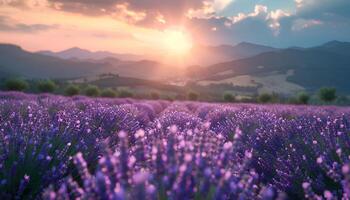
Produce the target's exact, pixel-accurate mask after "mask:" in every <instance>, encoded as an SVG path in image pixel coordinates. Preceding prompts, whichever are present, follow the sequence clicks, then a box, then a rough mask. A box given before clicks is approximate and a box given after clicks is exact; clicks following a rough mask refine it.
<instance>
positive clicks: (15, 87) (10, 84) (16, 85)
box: [5, 79, 29, 91]
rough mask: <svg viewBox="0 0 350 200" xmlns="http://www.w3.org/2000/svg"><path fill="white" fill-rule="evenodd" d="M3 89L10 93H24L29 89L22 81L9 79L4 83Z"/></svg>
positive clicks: (25, 82)
mask: <svg viewBox="0 0 350 200" xmlns="http://www.w3.org/2000/svg"><path fill="white" fill-rule="evenodd" d="M5 87H6V89H7V90H10V91H24V90H26V89H28V88H29V84H28V83H27V81H25V80H22V79H9V80H7V81H6V82H5Z"/></svg>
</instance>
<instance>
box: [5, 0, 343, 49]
mask: <svg viewBox="0 0 350 200" xmlns="http://www.w3.org/2000/svg"><path fill="white" fill-rule="evenodd" d="M331 40H340V41H350V1H349V0H0V42H1V43H13V44H17V45H20V46H22V47H23V48H25V49H28V50H31V51H37V50H53V51H59V50H63V49H67V48H70V47H75V46H77V47H80V48H86V49H90V50H94V51H97V50H108V51H113V52H118V53H134V54H146V53H147V52H148V53H149V52H173V53H182V52H186V51H188V49H190V48H191V47H192V46H193V45H194V44H205V45H220V44H232V45H234V44H237V43H240V42H251V43H257V44H263V45H270V46H274V47H290V46H302V47H309V46H315V45H319V44H322V43H325V42H327V41H331Z"/></svg>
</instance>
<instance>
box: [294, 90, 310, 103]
mask: <svg viewBox="0 0 350 200" xmlns="http://www.w3.org/2000/svg"><path fill="white" fill-rule="evenodd" d="M297 99H298V100H297V101H298V103H299V104H308V103H309V100H310V96H309V95H308V94H307V93H305V92H302V93H299V94H298V98H297Z"/></svg>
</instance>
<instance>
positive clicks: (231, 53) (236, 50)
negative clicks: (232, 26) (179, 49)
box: [188, 42, 278, 66]
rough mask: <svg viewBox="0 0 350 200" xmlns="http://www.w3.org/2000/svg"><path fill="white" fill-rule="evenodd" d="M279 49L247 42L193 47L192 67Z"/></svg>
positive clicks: (190, 58)
mask: <svg viewBox="0 0 350 200" xmlns="http://www.w3.org/2000/svg"><path fill="white" fill-rule="evenodd" d="M277 50H278V49H276V48H273V47H268V46H263V45H258V44H252V43H247V42H242V43H239V44H237V45H235V46H232V45H219V46H204V45H196V46H194V47H193V49H192V51H191V54H190V57H189V58H188V59H189V60H190V64H191V65H202V66H208V65H212V64H216V63H219V62H226V61H231V60H237V59H243V58H248V57H251V56H255V55H258V54H261V53H265V52H272V51H277Z"/></svg>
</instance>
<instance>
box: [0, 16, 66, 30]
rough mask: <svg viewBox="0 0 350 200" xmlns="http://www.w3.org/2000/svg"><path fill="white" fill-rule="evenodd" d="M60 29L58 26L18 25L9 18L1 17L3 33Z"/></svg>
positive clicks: (0, 26)
mask: <svg viewBox="0 0 350 200" xmlns="http://www.w3.org/2000/svg"><path fill="white" fill-rule="evenodd" d="M58 27H59V26H58V25H47V24H24V23H17V22H15V21H12V20H11V19H10V18H8V17H5V16H0V31H1V32H21V33H34V32H40V31H47V30H51V29H56V28H58Z"/></svg>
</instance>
